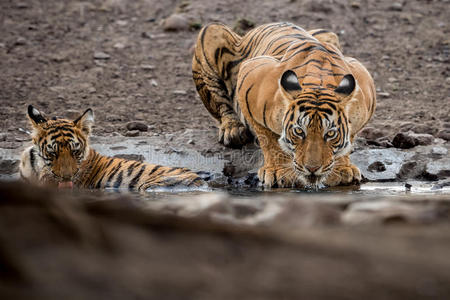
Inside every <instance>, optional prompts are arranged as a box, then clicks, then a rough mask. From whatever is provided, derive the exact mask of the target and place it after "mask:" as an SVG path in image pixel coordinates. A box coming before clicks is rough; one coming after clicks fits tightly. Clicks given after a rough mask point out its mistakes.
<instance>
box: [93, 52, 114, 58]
mask: <svg viewBox="0 0 450 300" xmlns="http://www.w3.org/2000/svg"><path fill="white" fill-rule="evenodd" d="M94 58H95V59H110V58H111V56H110V55H109V54H107V53H105V52H101V51H96V52H95V53H94Z"/></svg>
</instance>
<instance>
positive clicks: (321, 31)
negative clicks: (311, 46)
mask: <svg viewBox="0 0 450 300" xmlns="http://www.w3.org/2000/svg"><path fill="white" fill-rule="evenodd" d="M329 32H330V31H329V30H326V29H322V30H319V31H316V32H314V33H313V34H312V36H316V35H318V34H322V33H329Z"/></svg>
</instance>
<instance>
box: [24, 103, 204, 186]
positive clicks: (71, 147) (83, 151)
mask: <svg viewBox="0 0 450 300" xmlns="http://www.w3.org/2000/svg"><path fill="white" fill-rule="evenodd" d="M28 117H29V120H30V122H31V125H32V127H33V133H32V141H33V145H32V146H31V147H29V148H27V149H26V150H25V151H24V152H23V153H22V158H21V163H20V176H21V177H22V178H23V179H25V180H27V181H31V182H36V183H44V184H47V185H53V186H58V187H60V188H72V187H73V186H76V187H79V188H89V189H93V188H115V189H128V190H138V191H145V190H147V189H151V188H156V187H175V186H188V187H200V186H203V185H204V184H205V183H204V181H203V180H202V179H201V178H200V177H199V176H198V175H197V174H195V173H193V172H191V171H189V170H188V169H185V168H171V167H163V166H160V165H153V164H148V163H142V162H137V161H131V160H125V159H122V158H113V157H106V156H103V155H101V154H99V153H97V152H96V151H95V150H94V149H91V148H90V147H89V139H88V138H89V134H90V132H91V126H92V125H93V122H94V113H93V112H92V110H91V109H88V110H86V111H85V112H84V113H83V114H82V115H81V116H80V117H79V118H77V119H76V120H74V121H70V120H66V119H57V120H48V119H46V118H44V116H43V115H42V114H41V112H39V111H38V110H37V109H36V108H34V107H33V106H31V105H30V106H28Z"/></svg>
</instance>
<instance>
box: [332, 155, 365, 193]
mask: <svg viewBox="0 0 450 300" xmlns="http://www.w3.org/2000/svg"><path fill="white" fill-rule="evenodd" d="M360 181H361V172H360V171H359V169H358V167H357V166H355V165H354V164H352V163H351V161H350V158H349V156H348V155H346V156H342V157H340V158H338V159H337V161H336V162H335V166H334V168H333V170H332V171H331V174H330V175H328V177H327V178H326V179H325V182H324V183H325V185H327V186H330V187H331V186H337V185H346V184H351V183H359V182H360Z"/></svg>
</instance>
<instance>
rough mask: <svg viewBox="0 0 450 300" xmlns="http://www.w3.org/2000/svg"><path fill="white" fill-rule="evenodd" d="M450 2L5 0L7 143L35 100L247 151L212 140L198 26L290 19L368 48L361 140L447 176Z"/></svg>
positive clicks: (22, 139)
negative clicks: (372, 100) (373, 95)
mask: <svg viewBox="0 0 450 300" xmlns="http://www.w3.org/2000/svg"><path fill="white" fill-rule="evenodd" d="M448 5H449V2H448V1H398V2H392V1H387V0H383V1H376V2H374V1H344V0H337V1H331V0H321V1H307V0H305V1H291V0H289V1H281V2H279V1H278V2H276V3H275V2H273V1H263V0H260V1H257V2H255V3H253V2H252V3H243V2H242V1H233V0H230V1H227V3H226V5H224V2H223V1H206V0H205V1H200V0H199V1H175V0H172V1H131V2H130V1H124V0H114V1H113V0H111V1H90V2H79V1H65V2H60V1H45V2H43V1H19V2H15V1H2V2H1V3H0V17H1V22H0V32H1V34H0V68H1V70H2V72H1V74H0V86H1V87H2V88H1V89H0V102H1V105H2V110H1V111H0V127H1V128H2V133H1V134H0V149H1V148H3V149H9V150H11V151H14V152H19V151H20V149H22V147H23V145H24V143H27V142H28V141H29V137H28V134H27V133H26V130H27V128H28V124H27V120H26V117H25V111H26V106H27V104H34V105H35V106H37V107H38V108H40V109H42V110H43V111H44V112H47V113H48V114H49V115H50V116H64V117H72V118H74V117H76V116H77V114H79V113H80V112H82V111H84V110H85V109H86V108H87V107H92V108H93V110H94V112H95V113H96V126H95V128H94V134H95V135H97V136H100V137H102V136H116V137H118V138H128V137H131V136H141V137H143V138H147V137H161V139H162V140H164V141H166V140H168V136H170V137H171V139H172V140H170V139H169V141H168V144H166V146H168V147H170V148H171V149H175V150H176V151H183V150H184V149H193V150H196V151H198V152H201V153H202V154H207V155H222V154H223V153H225V156H226V157H227V156H233V157H236V156H238V155H239V153H236V152H233V151H230V150H227V149H224V148H223V147H222V146H220V145H218V144H217V143H216V131H217V124H215V122H214V121H213V120H212V119H211V117H210V116H209V115H208V113H207V112H206V110H205V109H204V107H203V105H202V103H201V101H200V99H199V97H198V95H197V94H196V91H195V88H194V85H193V82H192V79H191V71H190V69H191V67H190V65H191V57H192V47H193V45H194V42H195V38H196V35H197V33H198V30H199V28H200V27H201V26H202V25H205V24H207V23H209V22H212V21H220V22H223V23H225V24H228V25H230V26H232V27H234V28H235V29H236V30H238V31H241V32H245V30H247V29H248V28H251V27H252V26H257V25H260V24H264V23H267V22H275V21H281V20H283V21H290V22H293V23H296V24H298V25H301V26H303V27H304V28H307V29H310V28H319V27H320V28H327V29H331V30H333V31H335V32H336V33H337V34H338V35H339V37H340V39H341V44H342V46H343V48H344V53H346V54H347V55H349V56H353V57H356V58H358V59H360V60H361V61H362V62H363V63H364V64H365V65H366V67H367V68H368V69H369V71H370V72H371V73H372V75H373V77H374V79H375V83H376V86H377V97H378V107H377V111H376V113H375V115H374V117H373V119H372V121H371V122H370V123H369V124H368V126H367V128H366V129H364V130H363V132H362V133H361V134H360V137H361V138H360V140H359V141H358V144H357V147H356V148H357V149H368V148H378V149H387V148H392V147H395V148H398V149H406V148H409V149H410V150H408V152H410V153H413V154H411V156H410V158H411V157H413V158H412V160H411V163H410V164H409V165H406V166H405V169H403V170H402V172H400V170H398V171H399V172H397V173H396V174H395V178H400V179H413V178H419V179H437V178H443V177H446V176H448V175H449V174H448V142H447V141H448V140H449V139H450V119H449V116H450V106H449V104H450V75H449V72H450V71H449V70H450V69H449V51H450V50H449V47H450V44H449V43H450V41H449V39H448V36H449V29H450V28H449V27H450V26H449V23H448V13H447V11H448ZM255 6H256V7H257V9H255ZM418 145H420V146H427V145H435V146H436V147H440V148H439V149H438V148H436V149H435V148H433V147H431V148H427V149H429V150H430V151H428V152H429V153H427V152H424V151H422V154H424V155H425V156H427V157H426V159H425V161H423V160H422V161H421V162H415V158H416V156H415V155H414V152H415V151H416V149H418V148H417V147H416V146H418ZM443 148H446V149H447V150H445V149H443ZM253 149H254V148H252V147H250V148H249V151H250V152H251V151H253ZM433 149H434V150H433ZM9 150H8V151H9ZM387 151H388V152H392V151H390V150H387ZM433 151H434V152H433ZM394 152H395V151H394ZM418 152H421V151H420V150H418ZM366 154H367V153H366ZM369 154H370V153H369ZM419 154H420V153H419ZM419 156H420V155H419ZM422 156H423V155H422ZM436 159H444V161H441V162H440V163H438V164H437V165H438V166H440V165H442V164H444V167H443V168H441V169H439V170H434V171H432V172H431V173H430V172H428V171H427V164H428V163H429V162H430V161H432V160H436ZM374 162H375V161H374ZM381 163H382V164H383V165H384V166H383V165H380V164H379V163H376V164H375V165H373V166H371V169H372V170H378V171H377V172H383V169H386V162H381ZM388 163H389V162H388ZM400 167H401V166H400ZM16 170H17V169H16V162H15V161H14V160H13V161H8V160H7V159H6V160H5V159H3V161H2V171H1V173H3V174H4V173H14V172H15V171H16ZM206 171H207V170H206ZM433 172H434V173H433ZM439 173H440V174H441V175H437V176H436V174H439ZM395 178H393V177H392V176H391V177H390V178H389V180H392V179H395ZM381 179H382V180H385V179H386V178H384V177H383V178H381Z"/></svg>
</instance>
